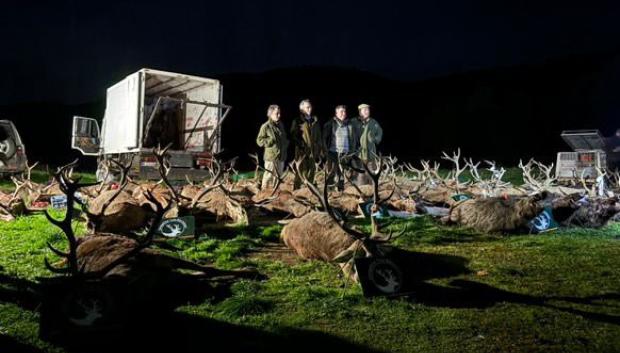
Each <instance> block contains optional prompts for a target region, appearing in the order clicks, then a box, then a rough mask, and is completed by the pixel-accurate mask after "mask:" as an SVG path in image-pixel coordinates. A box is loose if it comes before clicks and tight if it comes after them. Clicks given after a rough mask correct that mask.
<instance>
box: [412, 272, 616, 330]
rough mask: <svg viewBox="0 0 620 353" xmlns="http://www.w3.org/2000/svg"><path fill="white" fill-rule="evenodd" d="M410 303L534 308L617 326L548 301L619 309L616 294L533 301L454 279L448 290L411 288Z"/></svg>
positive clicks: (604, 317) (599, 316) (609, 317)
mask: <svg viewBox="0 0 620 353" xmlns="http://www.w3.org/2000/svg"><path fill="white" fill-rule="evenodd" d="M412 300H413V301H414V302H416V303H420V304H424V305H427V306H435V307H449V308H472V309H474V308H475V309H484V308H489V307H492V306H494V305H495V304H498V303H514V304H523V305H534V306H540V307H545V308H550V309H556V310H559V311H563V312H567V313H570V314H573V315H579V316H582V317H584V318H586V319H588V320H593V321H598V322H603V323H610V324H615V325H620V316H616V315H610V314H603V313H597V312H591V311H584V310H581V309H575V308H571V307H566V306H559V305H556V304H551V303H549V302H550V301H563V302H566V303H568V304H569V305H570V304H579V305H591V306H594V307H596V306H601V304H599V303H596V302H595V301H597V300H615V301H618V304H617V306H620V293H608V294H605V295H599V296H591V297H554V296H550V297H537V296H532V295H527V294H519V293H513V292H509V291H506V290H503V289H499V288H495V287H492V286H490V285H487V284H484V283H480V282H475V281H469V280H463V279H457V280H453V281H451V282H450V283H449V284H448V286H440V285H435V284H431V283H426V282H418V283H417V284H416V285H415V296H414V297H413V298H412ZM608 306H609V304H608Z"/></svg>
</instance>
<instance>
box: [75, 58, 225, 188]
mask: <svg viewBox="0 0 620 353" xmlns="http://www.w3.org/2000/svg"><path fill="white" fill-rule="evenodd" d="M222 92H223V87H222V85H221V84H220V82H219V81H218V80H215V79H210V78H204V77H197V76H190V75H184V74H178V73H173V72H165V71H158V70H152V69H142V70H140V71H138V72H135V73H133V74H131V75H129V76H127V77H126V78H125V79H123V80H122V81H120V82H118V83H116V84H115V85H113V86H112V87H110V88H108V90H107V94H106V108H105V114H104V116H103V120H102V125H101V130H100V129H99V123H98V121H97V120H96V119H92V118H86V117H81V116H75V117H74V118H73V134H72V139H71V146H72V147H73V148H74V149H77V150H79V151H80V152H82V154H84V155H89V156H98V157H99V164H98V165H99V168H98V170H97V177H98V179H103V178H104V177H105V176H106V175H108V174H109V173H108V171H107V170H106V168H107V166H108V165H110V164H109V163H105V162H106V160H108V159H116V160H118V161H119V162H121V163H127V162H128V161H129V160H130V159H133V164H132V169H131V175H132V176H134V177H138V178H143V179H156V178H159V174H158V172H157V164H156V160H155V158H154V156H153V148H155V147H158V146H161V147H162V148H163V147H165V146H167V145H169V144H170V145H171V148H170V149H169V151H170V164H171V167H172V169H171V170H170V174H169V178H170V179H171V180H179V179H185V178H186V177H190V178H200V177H203V176H206V175H208V172H207V170H205V167H207V166H209V165H210V163H211V160H212V157H213V156H214V155H216V154H217V153H219V152H220V151H221V125H222V122H223V121H224V119H225V118H226V116H227V115H228V113H229V111H230V109H231V107H230V106H228V105H225V104H222Z"/></svg>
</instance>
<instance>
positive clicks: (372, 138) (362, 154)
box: [356, 104, 383, 185]
mask: <svg viewBox="0 0 620 353" xmlns="http://www.w3.org/2000/svg"><path fill="white" fill-rule="evenodd" d="M357 109H358V111H359V114H360V115H359V117H357V119H356V120H357V124H356V126H357V128H358V129H359V146H360V148H359V158H360V160H361V161H362V163H368V166H369V167H370V168H372V169H374V168H376V167H377V159H378V157H379V154H378V153H377V145H378V144H379V143H381V139H382V138H383V129H381V126H380V125H379V123H378V122H377V121H376V120H375V119H373V118H371V117H370V106H369V105H368V104H360V105H359V106H358V107H357ZM371 182H372V180H371V179H370V176H369V175H368V174H367V173H360V174H358V176H357V183H358V185H365V184H370V183H371Z"/></svg>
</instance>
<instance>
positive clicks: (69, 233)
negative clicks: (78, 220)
mask: <svg viewBox="0 0 620 353" xmlns="http://www.w3.org/2000/svg"><path fill="white" fill-rule="evenodd" d="M75 165H77V160H75V161H74V162H72V163H69V164H67V165H65V166H63V167H61V168H59V169H58V171H57V172H56V174H55V175H54V178H55V179H56V180H57V181H58V183H59V185H60V189H61V190H62V192H63V193H64V194H65V195H67V211H66V213H65V217H64V218H63V219H62V220H56V219H54V218H53V217H52V216H51V215H50V214H49V212H48V211H47V210H46V211H45V217H46V218H47V219H48V221H50V222H51V223H52V224H54V225H55V226H57V227H58V228H60V229H61V230H62V231H63V233H64V234H65V236H66V238H67V240H68V241H69V252H63V251H60V250H58V249H56V248H54V247H53V246H52V244H50V243H49V242H48V243H47V246H48V248H49V249H50V250H51V251H52V252H53V253H54V254H56V255H58V256H61V257H64V258H66V259H67V263H68V267H66V268H56V267H53V266H52V265H51V264H50V263H49V261H48V259H47V257H46V258H45V267H47V269H48V270H50V271H52V272H54V273H69V274H71V275H74V276H77V275H79V274H80V271H79V269H78V263H77V253H76V252H77V239H76V238H75V233H74V232H73V227H72V226H71V222H72V218H73V212H74V209H73V206H74V203H75V192H76V191H77V190H78V189H80V188H82V187H87V186H92V185H97V184H98V183H85V184H81V183H80V182H79V181H80V178H79V177H78V178H77V179H76V180H72V179H71V177H70V176H69V171H70V168H73V167H74V166H75Z"/></svg>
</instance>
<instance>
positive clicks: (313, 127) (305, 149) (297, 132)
mask: <svg viewBox="0 0 620 353" xmlns="http://www.w3.org/2000/svg"><path fill="white" fill-rule="evenodd" d="M291 140H292V141H293V145H294V146H295V160H296V161H299V162H300V165H299V171H300V172H301V175H302V176H303V177H304V178H306V179H308V180H309V181H310V182H314V175H315V173H316V163H317V162H319V161H320V160H321V159H322V158H323V157H324V155H325V151H324V147H323V138H322V136H321V126H320V125H319V120H318V119H317V117H316V116H314V115H312V104H310V100H308V99H304V100H302V101H301V102H300V103H299V117H298V118H297V119H295V120H293V123H292V124H291ZM300 186H301V178H300V177H299V176H298V175H295V182H294V183H293V188H294V189H295V190H296V189H299V187H300Z"/></svg>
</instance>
